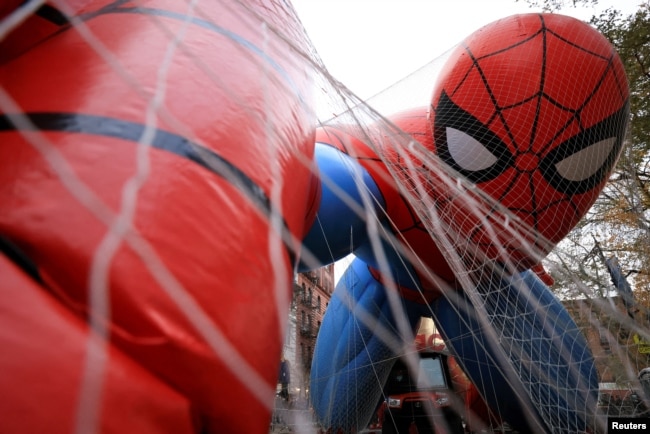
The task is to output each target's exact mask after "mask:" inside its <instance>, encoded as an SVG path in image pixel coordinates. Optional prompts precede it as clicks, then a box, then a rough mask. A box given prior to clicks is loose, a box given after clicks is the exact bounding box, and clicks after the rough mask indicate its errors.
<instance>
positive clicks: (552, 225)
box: [429, 14, 628, 265]
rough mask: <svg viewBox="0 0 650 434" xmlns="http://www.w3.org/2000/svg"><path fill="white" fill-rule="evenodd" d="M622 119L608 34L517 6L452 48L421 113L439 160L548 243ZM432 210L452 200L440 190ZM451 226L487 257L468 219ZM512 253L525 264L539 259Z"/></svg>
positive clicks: (601, 169)
mask: <svg viewBox="0 0 650 434" xmlns="http://www.w3.org/2000/svg"><path fill="white" fill-rule="evenodd" d="M627 117H628V85H627V80H626V77H625V72H624V69H623V65H622V63H621V61H620V59H619V57H618V55H617V54H616V52H615V51H614V49H613V47H612V46H611V44H610V43H609V42H608V41H607V40H606V39H605V38H604V37H603V36H602V35H600V34H599V33H598V32H597V31H596V30H594V29H592V28H591V27H590V26H588V25H587V24H585V23H583V22H581V21H578V20H576V19H573V18H570V17H566V16H561V15H554V14H527V15H517V16H513V17H509V18H506V19H503V20H500V21H497V22H495V23H492V24H490V25H488V26H486V27H484V28H482V29H480V30H479V31H477V32H475V33H474V34H473V35H471V36H470V37H469V38H468V39H467V40H466V41H465V42H464V43H463V44H461V46H459V47H458V48H457V49H456V51H455V52H454V53H453V54H452V56H451V58H450V59H449V61H448V62H447V64H446V67H445V70H443V72H442V74H441V76H440V79H439V81H438V84H437V86H436V88H435V91H434V94H433V100H432V105H431V111H430V114H429V122H430V126H431V128H432V131H433V136H434V143H435V150H436V153H437V154H438V155H439V156H440V158H441V159H442V160H443V161H444V162H445V163H447V165H449V166H450V167H451V168H453V169H454V170H455V171H457V172H458V173H460V174H461V175H463V176H464V177H465V178H467V179H468V180H469V181H471V182H473V183H474V184H476V185H477V186H479V187H480V189H481V190H482V191H483V192H485V193H487V194H488V195H489V196H491V197H492V198H493V199H495V200H496V201H498V202H499V203H500V204H501V205H503V206H504V207H506V208H508V209H509V210H510V211H512V212H513V213H514V214H515V215H516V216H517V217H519V218H520V219H521V221H522V222H523V223H525V224H526V225H527V226H530V227H531V228H532V229H533V231H534V233H535V236H534V239H533V238H531V236H530V235H528V236H526V238H527V239H528V241H531V242H532V243H533V244H534V245H535V246H536V247H537V248H539V249H541V250H542V251H543V253H547V250H548V249H549V247H548V246H549V245H550V246H552V245H554V244H555V243H557V242H558V241H559V240H561V239H562V238H563V237H564V236H566V234H567V233H568V232H569V231H570V230H571V229H572V228H573V227H574V226H575V224H576V223H577V222H578V220H579V219H580V218H582V217H583V216H584V214H585V213H586V212H587V210H588V209H589V208H590V207H591V205H592V204H593V202H594V201H595V200H596V198H597V196H598V194H599V193H600V191H601V190H602V188H603V187H604V184H605V182H606V181H607V179H608V177H609V175H610V173H611V171H612V168H613V166H614V164H615V162H616V160H617V159H618V156H619V154H620V152H621V148H622V144H623V139H624V134H625V127H626V121H627ZM447 200H449V201H451V200H454V199H451V198H450V199H447ZM440 208H441V210H442V214H443V215H446V218H448V219H450V220H453V219H458V216H454V215H452V214H450V213H449V212H451V210H452V208H453V209H454V210H455V213H456V214H457V212H458V209H457V208H458V206H457V205H453V206H451V208H450V205H449V204H448V203H445V200H443V201H442V205H440ZM488 218H490V217H489V216H488ZM492 218H493V219H494V220H498V218H496V217H492ZM457 224H458V225H459V226H460V227H461V228H462V231H463V233H464V234H469V235H470V239H471V240H472V242H473V243H475V244H478V245H482V246H483V251H486V252H488V254H489V255H490V256H493V257H494V255H496V253H494V252H492V253H490V250H494V249H496V248H497V246H496V245H495V243H494V241H493V239H494V237H489V236H487V234H486V233H485V232H486V230H485V227H484V224H483V223H481V221H480V219H479V218H478V217H477V218H470V219H467V218H465V221H464V222H462V223H457ZM466 236H467V235H466ZM500 237H501V240H500V244H508V241H505V236H503V234H502V235H500ZM542 240H544V241H542ZM546 240H548V241H550V243H548V245H547V244H545V241H546ZM508 249H509V250H510V251H511V252H512V251H513V250H521V251H523V249H520V248H519V247H516V246H512V245H511V246H508ZM526 255H528V259H530V260H527V261H526V260H525V259H527V258H526ZM511 256H512V257H513V258H514V259H515V260H518V261H521V260H525V261H524V262H525V263H526V265H531V264H532V263H534V262H537V260H538V259H539V258H530V254H524V253H520V254H514V255H511Z"/></svg>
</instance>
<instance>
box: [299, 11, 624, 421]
mask: <svg viewBox="0 0 650 434" xmlns="http://www.w3.org/2000/svg"><path fill="white" fill-rule="evenodd" d="M569 83H570V84H569ZM626 83H627V82H626V78H625V74H624V70H623V67H622V64H621V62H620V60H619V59H618V56H617V54H616V53H615V52H614V50H613V48H612V47H611V46H610V44H609V43H608V42H607V41H606V40H605V39H604V38H603V37H602V36H600V35H598V34H597V32H595V30H593V29H591V28H590V27H589V26H587V25H586V24H584V23H581V22H579V21H577V20H575V19H571V18H567V17H564V16H559V15H539V14H530V15H522V16H513V17H510V18H506V19H503V20H500V21H497V22H495V23H492V24H490V25H488V26H486V27H484V28H482V29H480V30H479V31H477V32H476V33H474V34H473V35H471V36H470V37H468V38H467V39H466V40H465V41H464V42H463V43H462V44H461V45H460V46H459V47H458V48H457V49H456V50H455V51H454V52H453V53H452V55H451V56H450V58H449V59H448V60H447V62H446V65H445V67H444V68H443V71H442V73H441V75H440V77H439V79H438V81H437V84H436V87H435V88H434V91H433V95H432V101H431V106H430V107H425V108H421V109H414V110H411V111H409V112H406V113H402V114H400V115H397V116H395V117H393V118H392V119H391V120H392V121H393V123H394V124H395V125H396V126H397V127H399V128H400V129H401V130H403V131H405V132H407V133H409V134H410V135H411V136H412V137H413V138H414V139H415V140H417V141H418V142H419V143H420V144H422V145H423V146H424V147H425V148H426V150H428V151H429V152H431V153H433V154H435V155H436V156H437V157H438V158H439V159H440V161H442V162H444V163H445V164H446V165H447V166H448V167H450V168H451V169H453V171H454V172H455V173H456V174H457V176H459V177H462V178H464V179H466V180H468V181H470V182H471V183H472V184H474V185H476V186H477V187H478V188H479V189H480V191H481V192H482V193H486V194H487V195H488V196H489V198H491V199H493V200H495V201H496V202H498V204H500V205H501V206H503V207H505V208H507V209H508V210H509V211H510V212H511V213H512V214H514V215H515V216H516V218H518V219H519V221H520V222H523V225H522V226H521V227H522V228H524V229H523V230H521V232H520V233H519V234H517V232H516V230H515V231H514V232H515V234H514V235H513V233H512V232H508V231H507V230H506V229H505V226H504V223H503V219H502V218H501V217H502V216H499V214H498V209H496V208H495V207H492V208H491V209H488V211H487V214H486V215H485V216H476V215H475V213H473V212H472V209H470V207H469V205H467V203H468V202H466V201H463V200H462V197H459V194H467V195H474V194H475V193H473V192H472V191H471V190H469V189H468V190H466V191H465V192H464V193H458V192H454V191H452V190H451V189H449V188H448V187H446V185H445V182H444V179H442V177H441V175H440V174H439V172H436V171H435V169H432V168H431V166H428V167H427V166H426V165H424V164H418V162H417V161H416V162H414V163H413V162H412V163H411V164H412V166H413V167H417V170H412V169H411V170H409V168H408V167H407V162H406V159H402V160H400V155H399V152H395V151H394V150H391V149H390V148H388V147H386V148H382V143H383V142H382V140H381V139H378V140H376V143H375V147H374V150H371V147H370V145H369V143H368V142H367V139H366V137H368V135H367V134H366V135H364V134H360V133H359V132H358V131H359V130H356V132H355V129H354V128H347V129H346V128H345V127H341V128H329V127H326V128H324V129H322V130H321V131H319V132H318V133H317V145H316V161H317V162H318V163H319V164H318V167H319V168H320V169H321V171H322V172H323V177H325V178H327V179H331V180H334V182H333V183H334V184H335V185H336V186H338V187H340V188H343V189H344V190H345V191H346V192H348V193H349V194H350V196H351V197H353V198H355V199H356V201H357V202H358V203H359V204H362V203H368V202H371V203H373V204H375V210H374V211H375V213H376V215H377V218H378V219H379V220H380V221H381V222H382V224H383V230H385V231H386V233H390V234H392V235H394V237H393V239H392V240H390V241H382V249H377V248H376V247H374V248H371V246H370V244H371V242H370V240H369V237H371V236H372V235H371V234H368V233H367V229H366V226H364V225H363V223H362V222H360V221H359V217H358V215H357V214H356V213H354V212H351V211H350V209H349V207H348V205H347V204H346V203H345V202H344V201H342V200H340V199H338V196H337V195H335V194H333V193H332V192H330V191H327V188H326V187H324V192H323V195H322V203H321V207H320V210H319V216H320V218H319V221H318V223H319V224H318V225H317V226H316V225H315V226H314V227H313V229H312V231H311V232H310V233H309V235H308V236H307V239H306V245H307V246H308V247H309V246H312V245H313V246H316V248H315V250H316V251H317V252H322V254H323V255H327V254H329V253H330V252H337V253H343V252H349V250H350V248H349V246H353V247H352V249H351V250H353V252H354V253H355V255H356V257H357V259H356V260H355V261H354V263H353V264H352V266H351V267H350V269H349V270H348V271H347V272H346V274H345V275H344V276H343V277H342V279H341V283H340V284H339V287H338V288H337V292H336V293H335V296H334V298H333V299H332V301H331V303H330V305H329V308H328V312H327V314H326V317H325V319H324V321H323V326H322V329H321V333H320V334H319V338H318V343H317V346H316V354H315V357H314V360H315V361H314V364H313V367H312V371H311V390H312V395H313V399H314V404H315V408H316V409H317V412H318V413H319V414H320V415H321V417H322V418H323V419H324V420H325V421H326V424H327V425H328V426H329V425H331V426H333V427H340V428H342V429H344V430H358V429H362V428H363V424H364V423H365V421H367V420H368V418H369V417H370V415H371V413H372V411H373V410H374V406H375V405H376V402H377V401H378V400H379V399H380V398H381V396H382V395H381V393H382V379H385V378H386V375H387V374H388V370H389V369H390V366H391V365H392V363H391V362H390V361H391V360H394V358H395V357H396V356H397V355H398V354H396V353H395V349H394V348H391V347H390V345H389V344H388V343H387V341H386V339H385V337H384V338H382V337H381V336H379V334H378V333H377V331H378V330H380V329H382V328H383V329H385V330H390V331H392V333H393V337H394V338H395V339H397V340H399V339H402V340H403V339H406V338H405V337H404V336H403V335H402V334H401V333H400V332H399V331H398V330H399V326H398V323H397V318H398V317H399V316H405V317H406V318H408V320H409V322H410V325H411V327H413V328H414V327H415V326H416V324H417V321H418V320H419V318H420V317H421V316H428V317H432V318H433V320H434V322H435V323H436V325H437V327H438V330H439V331H440V333H441V334H442V335H443V336H444V338H445V341H446V343H447V345H448V347H449V348H450V349H451V351H452V354H454V355H455V356H457V358H458V360H459V363H460V364H461V365H462V366H463V369H464V370H465V372H466V373H467V374H468V376H469V377H470V378H471V379H472V381H473V383H474V384H475V385H476V386H477V387H478V389H479V391H480V393H481V395H482V396H483V397H484V398H485V399H486V401H487V402H488V404H489V405H490V406H491V408H492V410H493V411H495V412H496V413H497V414H499V415H500V416H501V417H502V418H503V419H505V420H506V421H508V422H509V423H510V424H511V425H512V426H514V427H516V428H518V429H519V430H520V431H522V432H539V431H543V430H545V429H551V428H550V427H553V429H556V430H558V429H559V430H560V431H562V432H580V431H584V430H585V429H587V426H590V425H593V424H594V423H595V418H594V417H595V416H594V414H593V410H594V409H595V405H596V399H597V389H598V379H597V372H596V370H595V367H594V364H593V360H592V357H591V354H590V351H589V348H588V345H587V342H586V340H585V339H584V337H583V336H582V334H581V333H580V331H579V330H578V327H577V326H576V324H575V323H574V322H573V320H572V319H571V317H570V316H569V314H568V313H567V312H566V310H565V309H564V307H563V306H562V304H561V302H560V301H559V300H557V299H556V298H555V297H554V296H553V294H552V293H551V291H550V290H549V289H548V287H547V286H546V285H545V284H544V283H543V282H542V281H541V280H540V279H539V278H538V277H537V276H536V274H535V273H533V272H531V271H525V270H526V269H528V268H532V267H535V268H538V267H537V264H538V261H539V260H540V258H542V257H543V256H544V255H545V254H546V253H548V251H549V249H550V248H552V246H554V245H555V244H556V243H557V242H559V241H560V240H561V239H562V238H563V237H564V236H565V235H566V234H567V233H568V232H569V231H570V230H571V229H572V228H573V227H574V226H575V224H576V223H577V222H578V220H579V219H580V218H582V216H583V215H584V214H585V213H586V211H587V210H588V209H589V207H590V206H591V204H592V203H593V202H594V201H595V199H596V197H597V195H598V194H599V192H600V190H601V189H602V187H603V185H604V184H605V182H606V181H607V178H608V176H609V174H610V173H611V170H612V168H613V165H614V163H615V162H616V160H617V158H618V155H619V154H620V151H621V147H622V144H623V139H624V134H625V125H626V119H627V108H628V107H627V98H628V90H627V84H626ZM569 88H570V89H569ZM386 142H388V140H387V141H386ZM341 154H343V155H341ZM378 155H382V158H379V156H378ZM388 165H390V166H391V167H392V176H390V174H389V173H388V169H387V168H386V166H388ZM343 166H346V167H349V170H348V171H347V172H345V171H344V172H343V173H341V172H340V170H341V169H340V168H341V167H343ZM382 172H383V173H382ZM360 174H361V175H360ZM382 175H383V176H382ZM416 177H420V179H416V180H415V181H414V180H413V178H416ZM358 179H364V185H363V186H362V187H359V183H358V182H357V181H356V180H358ZM392 179H397V180H398V181H399V182H402V183H403V185H407V186H412V185H415V184H416V183H418V182H421V186H422V188H423V189H424V190H426V192H427V194H428V195H429V197H424V198H423V200H430V202H431V203H432V206H433V207H435V209H436V216H437V218H438V219H440V220H442V221H443V223H444V224H445V225H446V226H445V227H446V229H447V230H448V231H449V232H452V233H453V232H455V233H457V234H460V236H458V237H457V238H456V239H452V241H451V242H455V245H454V247H455V248H456V249H458V250H459V251H461V252H463V254H464V257H463V258H462V259H463V260H466V261H467V262H466V263H467V264H468V266H470V265H475V264H477V263H480V261H485V262H486V263H489V262H490V261H494V263H496V267H497V268H498V267H499V265H498V264H500V263H501V264H502V265H503V267H504V272H503V273H501V274H499V273H493V274H490V273H487V274H486V276H485V277H483V278H482V279H479V280H475V281H472V282H470V285H475V287H472V288H469V290H471V291H475V293H477V294H479V298H480V299H481V300H482V302H483V303H484V304H485V305H487V306H490V307H489V308H488V309H492V310H494V311H498V312H500V313H501V314H500V315H498V318H493V321H494V322H493V323H492V325H493V326H495V327H496V328H497V329H498V330H499V333H500V335H499V340H500V341H501V346H502V348H501V349H498V348H497V347H498V346H499V345H495V344H494V342H491V339H490V338H489V333H488V332H487V331H486V329H485V324H484V323H483V324H482V323H481V321H480V320H479V319H478V317H477V316H476V315H475V312H477V310H478V309H477V308H478V307H479V306H476V304H475V303H476V301H475V300H476V299H474V301H473V300H471V297H469V295H468V294H469V293H468V288H467V287H466V286H464V285H467V283H464V282H461V281H460V280H459V278H460V276H459V275H458V273H456V272H455V271H454V269H453V268H452V267H451V266H450V264H451V262H450V261H449V255H448V251H446V250H444V248H443V243H444V241H445V240H443V241H442V242H441V240H440V239H435V237H436V235H437V234H435V233H434V234H433V235H432V236H429V234H428V233H427V232H426V231H425V230H424V224H423V222H422V221H420V220H419V218H418V213H417V212H416V210H414V209H413V208H411V207H410V206H409V202H408V201H406V200H405V199H404V196H403V194H402V193H401V191H400V190H399V189H398V187H397V185H396V184H392V181H391V180H392ZM409 182H410V183H409ZM362 190H363V191H364V192H365V194H366V195H370V196H371V199H372V200H370V201H365V202H364V200H363V197H362V194H361V191H362ZM477 197H479V199H478V200H480V196H478V195H477ZM411 203H412V202H411ZM321 214H322V215H321ZM481 218H485V220H487V221H489V222H490V223H489V224H488V223H486V222H485V220H482V219H481ZM527 228H532V230H530V231H529V230H528V229H527ZM489 231H492V233H489ZM518 235H519V236H518ZM522 239H523V240H524V241H522ZM527 243H528V244H529V245H530V246H532V247H525V245H526V244H527ZM324 244H327V249H324V248H323V246H324ZM396 245H397V246H398V248H396V247H395V246H396ZM404 246H406V247H405V248H404V249H402V250H400V249H399V247H404ZM346 249H348V250H347V251H346ZM378 251H380V252H381V253H380V256H378V255H377V252H378ZM404 251H406V252H407V254H405V253H403V252H404ZM443 252H444V253H443ZM504 252H505V253H504ZM474 255H476V256H481V255H483V256H482V257H481V258H473V256H474ZM382 256H384V257H385V258H387V262H388V264H389V266H388V267H386V266H385V265H383V264H382V263H381V261H382V260H383V259H382ZM414 258H415V259H414ZM321 259H323V260H325V259H326V258H325V257H322V258H321ZM418 262H420V263H424V264H425V265H426V266H427V267H424V268H423V267H418V266H417V265H416V264H418ZM506 262H507V263H508V264H509V265H508V266H506V265H505V263H506ZM493 266H494V264H493ZM508 267H510V268H509V269H508ZM423 270H424V271H423ZM543 277H547V276H543ZM387 281H389V282H392V283H393V284H394V286H395V287H396V288H397V290H398V291H399V292H400V295H401V296H402V309H403V312H399V311H396V310H395V308H394V307H391V306H390V303H389V297H388V294H387V292H388V291H390V290H391V289H387V288H388V287H389V285H387V284H386V282H387ZM450 291H451V292H454V291H457V293H456V294H450ZM344 293H345V294H344ZM337 294H338V296H337ZM350 300H353V302H350ZM508 306H509V307H508ZM398 310H399V309H398ZM364 315H365V316H366V317H368V316H370V317H372V318H373V319H374V320H375V321H376V322H368V321H367V320H366V321H361V320H360V318H362V317H363V316H364ZM504 342H505V343H504ZM512 342H517V343H519V342H521V343H522V344H521V345H519V344H512ZM504 350H509V351H505V353H503V354H502V353H501V352H502V351H504ZM513 354H516V355H514V356H513ZM504 355H505V357H504ZM510 358H521V359H525V360H526V361H527V362H526V363H525V364H520V363H519V362H518V361H515V360H514V359H512V360H511V359H510ZM513 370H514V371H516V375H515V376H513V375H512V372H514V371H513ZM558 379H559V380H558ZM554 381H558V382H557V383H555V384H553V382H554Z"/></svg>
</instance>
